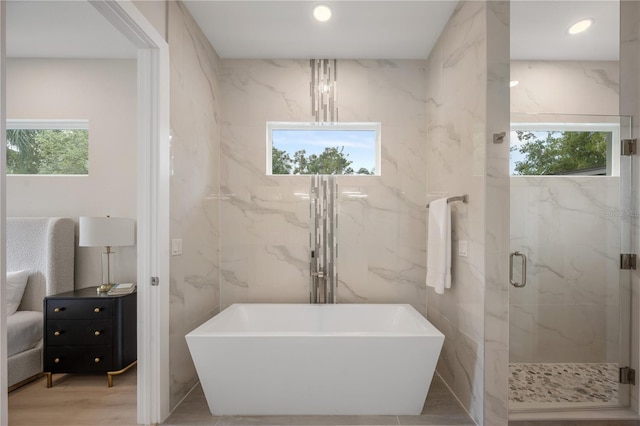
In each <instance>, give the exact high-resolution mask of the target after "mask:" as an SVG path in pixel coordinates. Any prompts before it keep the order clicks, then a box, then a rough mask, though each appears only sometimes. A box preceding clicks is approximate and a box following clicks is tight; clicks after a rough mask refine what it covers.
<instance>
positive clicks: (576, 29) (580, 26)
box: [569, 19, 593, 35]
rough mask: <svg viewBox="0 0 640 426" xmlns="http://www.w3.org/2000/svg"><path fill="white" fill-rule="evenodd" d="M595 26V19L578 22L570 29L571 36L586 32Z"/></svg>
mask: <svg viewBox="0 0 640 426" xmlns="http://www.w3.org/2000/svg"><path fill="white" fill-rule="evenodd" d="M591 24H593V19H583V20H582V21H580V22H576V23H575V24H573V25H572V26H571V28H569V34H572V35H573V34H578V33H581V32H583V31H585V30H586V29H587V28H589V27H590V26H591Z"/></svg>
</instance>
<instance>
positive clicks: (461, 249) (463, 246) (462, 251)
mask: <svg viewBox="0 0 640 426" xmlns="http://www.w3.org/2000/svg"><path fill="white" fill-rule="evenodd" d="M468 250H469V242H468V241H467V240H460V241H458V256H460V257H467V252H468Z"/></svg>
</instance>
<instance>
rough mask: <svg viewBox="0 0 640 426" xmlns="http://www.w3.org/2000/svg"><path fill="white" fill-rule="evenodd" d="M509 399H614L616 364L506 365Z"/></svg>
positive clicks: (548, 400) (588, 401) (610, 401)
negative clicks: (507, 369) (507, 367)
mask: <svg viewBox="0 0 640 426" xmlns="http://www.w3.org/2000/svg"><path fill="white" fill-rule="evenodd" d="M509 373H510V378H509V402H510V403H611V404H615V403H617V402H618V365H617V364H606V363H597V364H596V363H591V364H587V363H581V364H576V363H544V364H542V363H538V364H533V363H520V364H510V365H509Z"/></svg>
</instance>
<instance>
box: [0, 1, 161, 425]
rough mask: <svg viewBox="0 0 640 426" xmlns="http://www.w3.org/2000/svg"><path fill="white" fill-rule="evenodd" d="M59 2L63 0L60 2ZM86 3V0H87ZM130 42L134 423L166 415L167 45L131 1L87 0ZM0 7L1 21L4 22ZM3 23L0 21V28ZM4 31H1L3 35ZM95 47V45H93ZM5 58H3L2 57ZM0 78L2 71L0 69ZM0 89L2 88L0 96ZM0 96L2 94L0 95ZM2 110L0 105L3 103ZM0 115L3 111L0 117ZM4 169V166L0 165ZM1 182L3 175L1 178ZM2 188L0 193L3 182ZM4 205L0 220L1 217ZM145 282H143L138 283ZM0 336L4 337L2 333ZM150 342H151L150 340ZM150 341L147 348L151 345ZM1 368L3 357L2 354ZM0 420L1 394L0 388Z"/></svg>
mask: <svg viewBox="0 0 640 426" xmlns="http://www.w3.org/2000/svg"><path fill="white" fill-rule="evenodd" d="M61 3H63V2H61ZM87 4H88V3H87ZM89 5H90V6H91V7H94V8H95V9H97V10H98V11H99V12H100V13H101V14H102V15H103V16H104V17H105V18H106V19H107V20H108V22H110V23H111V24H112V25H113V26H114V27H115V28H117V29H118V31H119V32H121V33H122V35H124V37H125V38H126V39H128V41H129V42H130V43H131V44H132V45H133V46H134V49H135V50H136V59H137V73H136V79H137V89H138V99H137V102H136V101H134V102H135V103H137V113H138V119H137V122H138V125H137V128H138V129H137V131H136V139H137V146H136V147H134V150H136V151H137V154H138V159H137V185H136V186H137V194H138V195H137V196H136V198H137V200H136V211H137V238H136V241H137V265H136V267H135V269H136V271H137V272H136V276H137V282H138V361H139V364H138V416H137V417H138V419H137V421H138V423H141V424H150V423H157V422H161V421H162V420H163V419H164V418H166V416H167V415H168V409H169V404H168V360H167V355H166V354H167V353H168V350H166V348H167V347H168V318H167V316H166V315H162V312H167V309H168V286H167V285H165V286H164V287H162V286H158V287H155V286H154V287H152V286H151V277H154V278H157V279H156V280H155V282H160V283H165V284H166V283H168V276H169V273H168V262H167V261H166V259H167V258H168V250H164V248H165V247H168V222H169V221H168V217H169V215H168V211H169V210H168V202H169V198H168V174H169V167H168V165H169V155H168V152H169V151H168V146H169V131H168V128H169V125H168V123H169V105H168V100H169V97H168V90H169V74H168V68H169V63H168V46H167V44H166V42H165V41H164V40H163V39H162V37H161V36H159V34H158V33H157V31H155V29H154V28H153V27H152V26H151V25H150V24H149V23H148V21H146V19H145V18H144V17H143V15H142V14H141V13H140V11H139V10H138V9H137V8H136V7H135V6H134V5H133V4H132V3H131V2H126V1H125V2H117V3H116V2H106V1H105V2H103V1H98V2H91V3H90V4H89ZM5 20H6V18H5V16H4V10H3V23H6V21H5ZM5 30H6V25H3V27H2V31H3V33H4V32H5ZM4 37H6V36H5V35H4V34H3V38H4ZM96 49H98V50H99V48H98V47H96ZM2 62H5V58H4V57H3V58H2ZM2 78H3V79H4V78H5V76H4V75H3V76H2ZM4 96H5V94H4V93H3V97H4ZM3 101H4V99H3ZM3 110H4V108H3ZM3 118H6V117H3ZM3 174H4V171H3ZM3 182H4V181H3ZM2 193H3V194H6V190H5V188H2ZM4 216H5V213H4V210H3V211H2V217H0V222H4V219H5V217H4ZM143 283H146V284H148V285H142V284H143ZM2 339H3V340H4V339H6V336H3V337H2ZM152 342H153V343H152ZM152 344H153V348H152V347H151V345H152ZM2 362H3V364H5V365H4V366H3V368H6V359H3V360H2ZM3 395H4V396H3V401H2V408H3V409H2V417H3V418H2V422H3V423H6V415H7V410H6V407H7V394H6V393H4V392H3Z"/></svg>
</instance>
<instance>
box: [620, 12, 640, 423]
mask: <svg viewBox="0 0 640 426" xmlns="http://www.w3.org/2000/svg"><path fill="white" fill-rule="evenodd" d="M638 52H640V3H638V2H636V1H621V2H620V88H621V90H620V114H622V115H629V116H631V117H632V118H633V129H632V137H638V135H639V134H640V101H639V100H640V54H639V53H638ZM632 167H633V169H632V170H633V171H634V174H633V180H632V182H631V185H632V188H633V191H631V194H630V200H629V202H628V205H629V207H630V210H629V212H630V214H628V215H624V216H623V219H624V220H625V221H626V222H627V223H628V225H629V226H630V228H631V247H630V252H631V253H640V226H639V222H638V211H640V204H639V201H640V199H639V197H638V188H640V174H638V172H637V171H638V170H640V157H638V156H634V157H633V158H632ZM630 275H631V303H630V305H631V306H630V307H629V308H630V311H629V312H628V314H629V316H630V317H631V326H630V330H629V334H630V335H631V342H630V346H631V347H630V348H629V349H630V352H631V356H630V360H629V361H630V362H629V364H630V365H631V366H632V367H633V368H636V369H637V368H639V366H640V291H639V289H640V269H636V270H635V271H630ZM621 308H623V306H621ZM630 401H631V409H632V410H633V411H634V412H636V413H638V412H639V411H640V409H639V405H640V403H639V401H640V395H639V391H638V386H631V398H630Z"/></svg>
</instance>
